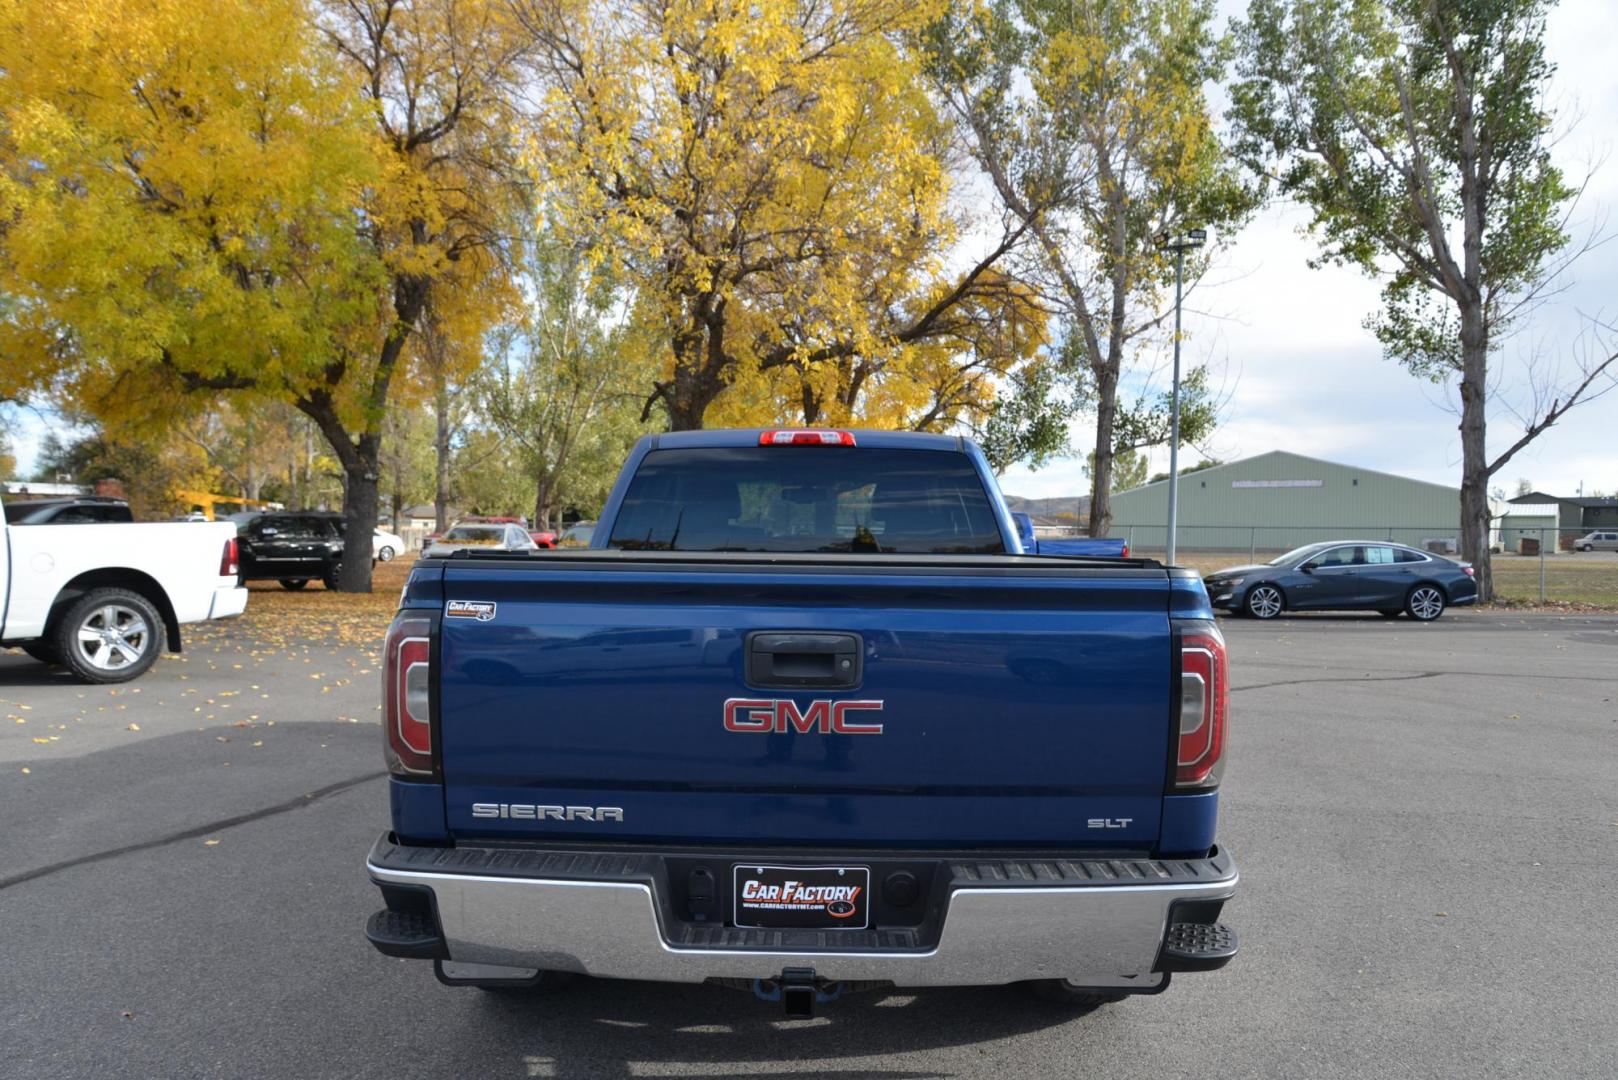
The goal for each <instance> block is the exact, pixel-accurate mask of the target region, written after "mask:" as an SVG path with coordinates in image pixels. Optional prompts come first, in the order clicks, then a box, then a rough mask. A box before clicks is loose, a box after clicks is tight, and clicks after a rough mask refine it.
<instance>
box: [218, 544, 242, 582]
mask: <svg viewBox="0 0 1618 1080" xmlns="http://www.w3.org/2000/svg"><path fill="white" fill-rule="evenodd" d="M236 552H237V547H236V538H235V537H234V536H232V537H231V538H230V539H229V540H226V541H225V551H224V554H222V555H220V556H219V576H220V577H235V576H236V575H237V574H238V573H240V572H241V562H240V560H239V559H238V558H237V556H236Z"/></svg>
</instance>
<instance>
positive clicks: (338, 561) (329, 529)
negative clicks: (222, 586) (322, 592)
mask: <svg viewBox="0 0 1618 1080" xmlns="http://www.w3.org/2000/svg"><path fill="white" fill-rule="evenodd" d="M341 525H342V519H341V518H340V517H339V516H338V515H336V514H323V513H319V512H317V511H313V510H293V511H278V512H276V513H273V514H254V515H252V516H251V517H246V518H243V519H241V520H240V521H238V522H237V524H236V534H237V536H238V537H239V539H240V543H239V544H238V545H237V546H238V549H239V554H240V558H241V568H242V580H243V581H279V582H280V583H281V587H282V588H284V589H301V588H303V587H304V586H305V585H307V584H309V582H310V581H315V580H318V581H323V582H325V584H326V588H328V589H330V588H333V587H335V586H336V584H337V570H338V567H340V566H341V565H342V559H343V531H342V528H341Z"/></svg>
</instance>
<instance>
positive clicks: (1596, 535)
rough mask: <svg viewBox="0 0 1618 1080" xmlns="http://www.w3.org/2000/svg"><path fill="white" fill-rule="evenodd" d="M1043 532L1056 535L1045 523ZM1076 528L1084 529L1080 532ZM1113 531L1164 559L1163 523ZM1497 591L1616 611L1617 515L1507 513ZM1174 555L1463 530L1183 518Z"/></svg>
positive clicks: (1442, 549) (1214, 561) (1252, 557)
mask: <svg viewBox="0 0 1618 1080" xmlns="http://www.w3.org/2000/svg"><path fill="white" fill-rule="evenodd" d="M1040 532H1041V534H1042V535H1054V533H1051V532H1049V531H1047V530H1045V529H1041V530H1040ZM1072 535H1081V534H1080V533H1078V532H1075V533H1073V534H1072ZM1110 535H1112V536H1120V537H1124V538H1125V539H1127V540H1128V541H1129V548H1130V554H1132V555H1140V556H1145V557H1147V558H1162V557H1163V555H1164V553H1165V547H1166V544H1165V541H1166V540H1167V536H1168V530H1167V528H1166V527H1165V526H1163V525H1162V524H1150V525H1145V524H1131V523H1128V522H1117V523H1115V524H1114V525H1113V527H1112V531H1111V534H1110ZM1491 539H1492V541H1493V544H1492V547H1493V551H1494V552H1495V554H1494V557H1493V560H1492V565H1493V569H1494V581H1495V592H1496V594H1497V595H1498V597H1499V598H1500V599H1502V600H1508V601H1512V602H1516V603H1531V604H1532V603H1548V604H1568V605H1589V606H1592V607H1605V608H1612V609H1615V610H1618V522H1615V523H1614V524H1613V525H1611V526H1592V525H1585V526H1577V527H1558V526H1555V525H1546V524H1539V523H1537V522H1534V523H1529V522H1523V521H1521V520H1518V521H1513V519H1512V518H1510V517H1507V518H1504V519H1502V520H1501V521H1500V522H1499V523H1498V524H1497V525H1496V527H1495V529H1494V530H1493V532H1492V533H1491ZM1178 540H1179V542H1178V551H1177V553H1176V560H1177V561H1178V562H1179V563H1180V565H1182V566H1193V567H1196V568H1197V569H1199V570H1202V571H1204V572H1207V571H1211V570H1217V569H1220V568H1222V567H1226V566H1234V565H1238V564H1240V563H1249V562H1268V561H1269V560H1270V559H1273V558H1275V557H1276V556H1277V555H1281V554H1283V553H1285V552H1287V551H1291V550H1292V549H1293V548H1296V547H1301V546H1303V545H1305V544H1313V543H1318V542H1321V541H1326V540H1363V541H1370V542H1375V541H1385V542H1391V543H1395V544H1404V545H1406V546H1408V547H1413V548H1420V549H1421V550H1423V551H1430V552H1433V553H1435V554H1439V555H1448V556H1451V557H1453V558H1460V530H1459V529H1458V528H1457V527H1456V525H1455V524H1454V523H1453V522H1452V523H1450V524H1448V525H1437V524H1434V525H1423V526H1407V525H1400V526H1390V525H1366V524H1361V525H1333V526H1329V527H1321V526H1317V525H1197V524H1190V525H1181V526H1180V529H1179V538H1178Z"/></svg>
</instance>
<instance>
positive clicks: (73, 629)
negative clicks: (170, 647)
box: [52, 588, 164, 683]
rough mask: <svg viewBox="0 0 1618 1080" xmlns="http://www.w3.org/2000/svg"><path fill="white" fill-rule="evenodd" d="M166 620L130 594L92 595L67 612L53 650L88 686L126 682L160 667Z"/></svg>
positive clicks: (116, 591)
mask: <svg viewBox="0 0 1618 1080" xmlns="http://www.w3.org/2000/svg"><path fill="white" fill-rule="evenodd" d="M163 633H164V629H163V619H162V617H161V616H159V615H158V613H157V609H156V608H155V607H153V606H152V602H151V601H150V600H148V599H146V597H144V596H142V595H140V594H139V593H135V592H130V591H129V590H128V589H112V588H103V589H91V590H90V591H89V592H87V593H85V594H84V595H83V596H81V597H79V599H78V600H77V601H75V602H74V604H73V606H72V607H70V608H68V609H67V614H65V615H64V616H63V617H62V621H61V622H60V623H58V624H57V627H56V633H55V635H54V636H53V640H52V644H53V645H54V646H55V647H56V652H57V655H59V656H60V657H61V658H62V663H64V664H66V665H67V667H68V668H69V669H70V670H71V671H72V672H73V674H74V675H77V676H78V677H79V678H80V679H81V680H83V681H84V682H88V683H121V682H128V681H129V680H130V679H133V678H136V677H137V676H139V675H141V674H143V673H144V672H145V671H146V669H147V668H149V667H151V666H152V665H153V664H155V663H157V654H158V652H159V651H161V649H162V644H161V642H162V638H161V637H160V635H161V634H163Z"/></svg>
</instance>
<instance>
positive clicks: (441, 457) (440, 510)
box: [433, 380, 449, 536]
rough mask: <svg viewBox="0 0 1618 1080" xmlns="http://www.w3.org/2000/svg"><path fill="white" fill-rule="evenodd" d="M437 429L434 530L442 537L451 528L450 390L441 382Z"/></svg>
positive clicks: (435, 408) (436, 400)
mask: <svg viewBox="0 0 1618 1080" xmlns="http://www.w3.org/2000/svg"><path fill="white" fill-rule="evenodd" d="M433 411H434V413H435V414H436V419H437V424H438V427H437V429H436V430H435V431H434V432H433V453H434V455H435V460H434V462H433V528H434V529H435V530H436V531H437V532H438V534H439V535H440V536H442V535H443V533H444V530H445V529H447V528H449V521H448V517H449V388H448V387H447V386H445V385H444V382H443V380H439V383H438V386H437V388H436V393H435V395H434V400H433Z"/></svg>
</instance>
